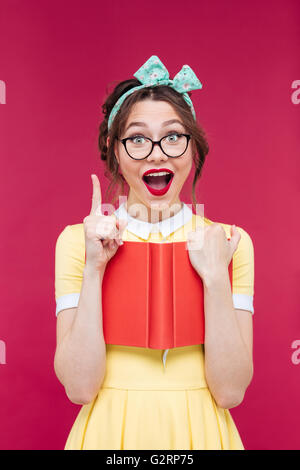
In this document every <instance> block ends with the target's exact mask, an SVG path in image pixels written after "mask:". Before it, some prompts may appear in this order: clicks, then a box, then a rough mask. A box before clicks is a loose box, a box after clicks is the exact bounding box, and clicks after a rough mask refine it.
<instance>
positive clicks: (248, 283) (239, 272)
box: [232, 227, 254, 314]
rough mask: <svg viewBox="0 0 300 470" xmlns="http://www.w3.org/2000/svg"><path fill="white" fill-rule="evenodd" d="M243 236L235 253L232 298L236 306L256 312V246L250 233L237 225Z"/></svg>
mask: <svg viewBox="0 0 300 470" xmlns="http://www.w3.org/2000/svg"><path fill="white" fill-rule="evenodd" d="M237 229H238V231H239V232H240V234H241V238H240V241H239V244H238V247H237V249H236V251H235V252H234V254H233V263H232V264H233V273H232V298H233V304H234V308H237V309H242V310H249V311H250V312H252V314H254V306H253V297H254V247H253V242H252V239H251V237H250V235H249V234H248V233H247V232H246V231H245V230H244V229H243V228H241V227H237Z"/></svg>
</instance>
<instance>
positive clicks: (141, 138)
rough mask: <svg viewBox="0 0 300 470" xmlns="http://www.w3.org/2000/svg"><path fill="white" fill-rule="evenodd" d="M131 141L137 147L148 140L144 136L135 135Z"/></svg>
mask: <svg viewBox="0 0 300 470" xmlns="http://www.w3.org/2000/svg"><path fill="white" fill-rule="evenodd" d="M130 140H131V142H132V143H133V144H135V145H142V144H144V143H145V142H146V140H147V139H146V138H145V137H144V136H143V135H135V136H133V137H130Z"/></svg>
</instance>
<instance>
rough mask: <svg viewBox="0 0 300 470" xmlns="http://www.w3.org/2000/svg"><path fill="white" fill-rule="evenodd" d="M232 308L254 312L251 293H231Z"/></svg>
mask: <svg viewBox="0 0 300 470" xmlns="http://www.w3.org/2000/svg"><path fill="white" fill-rule="evenodd" d="M232 300H233V305H234V308H239V309H241V310H249V311H250V312H252V314H254V307H253V295H247V294H232Z"/></svg>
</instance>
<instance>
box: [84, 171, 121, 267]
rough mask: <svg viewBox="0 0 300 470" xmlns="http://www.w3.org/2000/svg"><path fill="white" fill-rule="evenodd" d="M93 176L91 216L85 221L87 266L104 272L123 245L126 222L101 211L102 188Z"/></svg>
mask: <svg viewBox="0 0 300 470" xmlns="http://www.w3.org/2000/svg"><path fill="white" fill-rule="evenodd" d="M91 176H92V182H93V198H92V207H91V212H90V214H89V215H88V216H87V217H85V218H84V219H83V224H84V235H85V251H86V262H85V263H86V266H90V267H92V268H93V269H96V270H104V269H105V267H106V265H107V262H108V261H109V260H110V259H111V258H112V257H113V256H114V255H115V254H116V252H117V250H118V247H119V246H120V244H122V243H123V242H122V234H123V231H124V230H125V227H126V225H127V221H126V220H118V219H117V217H116V216H115V215H112V216H108V215H103V214H102V211H101V203H102V196H101V187H100V182H99V179H98V177H97V176H96V175H91Z"/></svg>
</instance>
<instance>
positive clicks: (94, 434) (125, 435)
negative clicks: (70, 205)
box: [55, 206, 254, 450]
mask: <svg viewBox="0 0 300 470" xmlns="http://www.w3.org/2000/svg"><path fill="white" fill-rule="evenodd" d="M186 207H187V206H185V217H184V218H183V219H182V220H183V222H179V224H178V220H179V217H177V223H176V224H175V227H178V226H179V228H176V230H175V231H173V232H171V230H172V228H168V227H167V226H166V223H165V221H163V222H164V225H163V230H162V232H163V234H164V235H163V234H162V233H161V232H160V231H157V232H155V231H151V230H152V226H154V225H155V226H156V225H157V224H148V223H146V222H145V223H143V224H142V228H141V225H139V227H140V228H139V229H138V227H137V225H136V223H135V222H134V220H132V219H131V230H132V231H129V229H130V224H128V225H127V230H125V232H124V234H123V240H124V241H141V242H143V241H145V240H146V237H147V240H146V241H148V242H153V243H163V242H173V241H183V240H186V234H187V233H188V231H190V230H195V227H196V225H200V224H203V223H204V224H210V223H212V221H210V220H209V219H207V218H204V217H203V218H202V217H200V216H198V215H195V214H193V213H192V211H191V212H190V214H189V212H188V211H187V210H186ZM123 214H124V211H123ZM121 218H122V217H121ZM170 219H171V218H170ZM134 224H135V225H134ZM180 225H181V226H180ZM221 225H222V226H223V227H224V229H225V232H226V234H227V236H228V238H229V237H230V225H228V224H221ZM149 227H150V232H149ZM173 228H174V226H173ZM238 230H239V231H240V233H241V240H240V242H239V246H238V248H237V250H236V252H235V253H234V256H233V279H232V291H233V303H234V306H235V308H240V309H243V310H245V309H246V310H249V311H251V312H252V313H254V309H253V293H254V289H253V282H254V256H253V255H254V253H253V244H252V240H251V238H250V236H249V235H248V233H247V232H246V231H245V230H243V229H242V228H241V227H238ZM133 231H135V232H136V233H139V234H140V236H138V235H137V234H136V233H133ZM148 232H149V233H148ZM145 234H146V235H145ZM141 236H143V237H144V238H142V237H141ZM55 260H56V261H55V295H56V301H57V314H58V313H59V312H61V311H62V313H59V314H60V315H63V310H64V309H65V308H70V307H72V306H73V307H74V306H77V304H78V299H79V294H80V289H81V282H82V271H83V267H84V231H83V224H75V225H68V226H66V227H65V229H64V230H63V231H62V232H61V233H60V235H59V237H58V239H57V243H56V255H55ZM166 354H167V356H166ZM204 357H205V356H204V346H203V345H192V346H184V347H178V348H171V349H169V350H166V351H164V350H158V349H150V348H140V347H130V346H121V345H110V344H107V345H106V374H105V378H104V381H103V383H102V386H101V389H100V390H99V393H98V395H97V397H96V398H95V399H94V401H93V402H91V403H89V404H87V405H83V406H82V407H81V410H80V412H79V414H78V415H77V418H76V420H75V422H74V424H73V426H72V429H71V431H70V433H69V436H68V439H67V442H66V445H65V449H66V450H72V449H74V450H76V449H78V450H79V449H82V450H84V449H107V450H125V449H126V450H127V449H128V450H141V449H164V450H180V449H181V450H191V449H197V450H202V449H220V450H226V449H228V450H229V449H230V450H231V449H239V450H242V449H244V446H243V443H242V440H241V438H240V435H239V433H238V430H237V428H236V425H235V423H234V421H233V419H232V417H231V414H230V411H229V410H228V409H222V408H220V407H218V406H217V404H216V402H215V400H214V398H213V396H212V394H211V393H210V390H209V388H208V385H207V383H206V380H205V373H204Z"/></svg>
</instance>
